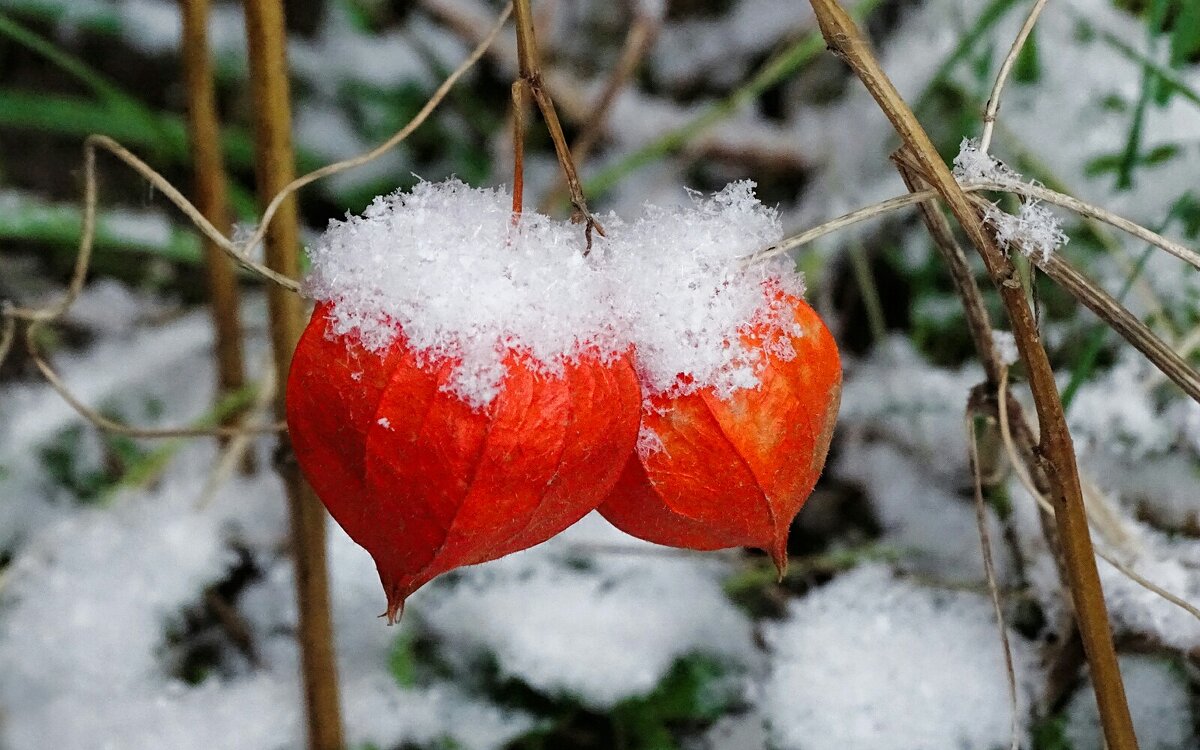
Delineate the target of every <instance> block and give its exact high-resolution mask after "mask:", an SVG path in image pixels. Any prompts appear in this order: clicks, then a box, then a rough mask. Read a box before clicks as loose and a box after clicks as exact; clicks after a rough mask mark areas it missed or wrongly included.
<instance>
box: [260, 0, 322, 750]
mask: <svg viewBox="0 0 1200 750" xmlns="http://www.w3.org/2000/svg"><path fill="white" fill-rule="evenodd" d="M245 9H246V37H247V45H248V48H249V55H248V57H249V63H250V84H251V93H252V95H253V103H254V135H255V156H256V159H255V166H256V172H257V175H256V176H257V181H258V195H259V200H260V202H261V204H262V205H263V207H264V215H265V214H266V208H267V206H268V204H270V203H272V201H273V199H274V198H275V196H277V195H278V194H280V193H281V192H282V191H283V190H284V189H285V188H287V186H288V185H289V184H290V183H291V182H292V181H293V180H294V179H295V165H294V161H293V160H294V154H293V151H292V135H291V129H292V113H291V104H290V96H289V91H288V70H287V36H286V33H285V31H284V20H283V6H282V3H281V1H280V0H246V3H245ZM264 225H265V226H267V231H266V236H265V248H266V256H267V263H268V265H269V266H270V267H271V268H272V269H274V270H275V271H276V272H278V273H280V274H281V275H283V276H285V277H287V278H295V277H296V276H297V275H298V274H299V270H300V257H299V249H300V237H299V230H300V222H299V214H298V209H297V205H296V200H295V197H294V196H292V197H289V198H287V199H286V200H283V201H281V202H280V203H279V204H278V207H277V209H276V213H275V221H274V222H273V223H270V224H269V225H268V224H264ZM267 306H268V309H269V311H270V328H271V348H272V351H273V353H274V360H275V363H274V364H275V378H276V382H277V383H283V382H286V378H287V373H288V370H289V368H290V366H291V361H292V352H293V351H295V348H296V343H297V342H298V341H299V339H300V334H301V333H302V331H303V330H304V309H303V307H302V304H301V300H300V298H299V297H297V296H296V295H294V294H288V293H287V291H286V290H285V289H283V288H282V287H278V286H274V287H271V288H269V289H268V290H267ZM285 390H286V389H284V388H279V389H278V395H277V396H276V399H275V413H276V415H277V416H278V417H279V418H283V417H284V415H285V413H286V400H285V397H284V394H285ZM277 464H278V467H279V473H280V476H281V478H282V479H283V483H284V486H285V489H286V491H287V496H288V504H289V511H290V512H289V516H290V519H291V536H292V538H291V542H292V554H293V558H294V562H295V566H296V570H295V578H296V599H297V604H298V611H299V623H298V626H299V632H298V635H299V641H300V643H299V645H300V668H301V673H302V676H303V682H304V685H303V688H304V689H303V694H304V702H305V709H306V712H305V713H306V718H307V726H308V733H307V734H308V747H309V748H310V750H341V748H342V746H343V740H342V720H341V706H340V703H339V699H338V679H337V662H336V660H335V658H334V642H333V619H332V615H331V613H330V604H329V574H328V572H327V567H326V562H325V511H324V508H322V507H321V504H320V502H319V501H318V500H317V498H316V495H315V494H313V491H312V489H311V488H310V487H309V486H308V484H307V483H306V482H305V481H304V478H303V477H302V476H301V474H300V470H299V466H298V465H297V463H296V459H295V455H294V454H293V453H292V450H291V443H290V441H289V440H288V439H287V436H286V435H284V436H283V437H282V439H281V441H280V445H279V452H278V456H277Z"/></svg>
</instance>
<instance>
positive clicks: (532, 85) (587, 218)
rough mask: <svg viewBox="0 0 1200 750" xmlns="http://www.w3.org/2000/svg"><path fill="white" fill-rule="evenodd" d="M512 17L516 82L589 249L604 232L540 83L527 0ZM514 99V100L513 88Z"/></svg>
mask: <svg viewBox="0 0 1200 750" xmlns="http://www.w3.org/2000/svg"><path fill="white" fill-rule="evenodd" d="M513 16H514V17H515V19H516V24H517V82H518V84H519V85H521V86H523V87H524V88H525V89H527V90H528V91H529V94H530V95H531V96H532V97H533V100H534V102H536V103H537V106H538V109H539V110H541V112H542V120H543V121H545V123H546V130H548V131H549V132H550V140H551V141H553V143H554V154H555V156H557V157H558V163H559V165H560V166H561V167H562V170H563V176H564V177H565V178H566V180H567V190H568V191H569V192H570V194H571V205H572V206H574V207H575V216H574V219H575V220H576V221H580V222H583V223H585V224H586V225H587V228H586V230H585V235H586V237H587V245H588V250H591V248H592V232H593V231H596V232H599V233H600V234H601V235H603V234H604V227H602V226H601V225H600V222H598V221H596V219H595V217H594V216H592V214H591V212H590V211H588V207H587V201H586V200H585V199H584V196H583V185H582V184H581V183H580V181H579V172H578V171H577V170H576V169H575V160H574V159H573V158H572V157H571V147H570V146H569V145H567V137H566V135H564V134H563V129H562V123H561V122H559V120H558V113H557V112H556V111H555V110H554V102H553V100H551V99H550V95H549V94H548V93H546V89H545V86H544V85H543V84H542V70H541V64H540V63H539V61H538V51H537V39H536V37H535V35H534V30H533V10H532V9H531V7H530V0H515V1H514V2H513ZM513 99H514V103H516V99H517V96H516V92H515V90H514V97H513Z"/></svg>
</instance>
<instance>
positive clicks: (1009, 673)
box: [966, 406, 1021, 750]
mask: <svg viewBox="0 0 1200 750" xmlns="http://www.w3.org/2000/svg"><path fill="white" fill-rule="evenodd" d="M974 420H975V415H974V412H973V411H972V410H971V408H970V407H969V406H968V408H967V418H966V427H967V446H968V451H967V457H968V459H969V460H970V464H971V477H972V480H973V481H972V484H973V486H974V488H975V523H976V525H977V526H978V527H979V547H980V550H981V551H982V554H983V572H984V578H985V579H987V586H988V594H989V595H990V596H991V599H992V609H993V610H994V611H995V613H996V627H997V629H998V630H999V631H1000V648H1001V650H1002V651H1003V652H1004V672H1005V677H1007V678H1008V705H1009V710H1010V712H1011V715H1010V718H1009V730H1010V739H1011V742H1010V746H1011V748H1012V750H1020V748H1021V729H1020V718H1019V716H1018V712H1019V708H1018V703H1017V670H1016V667H1015V666H1013V655H1012V644H1011V643H1009V641H1008V626H1007V625H1005V623H1004V607H1003V606H1002V605H1001V603H1000V586H999V584H998V583H997V581H996V563H995V561H994V559H993V557H992V535H991V534H990V533H989V532H988V523H987V509H986V506H985V504H984V501H983V475H982V474H981V473H980V468H979V445H978V442H977V439H976V437H975V421H974Z"/></svg>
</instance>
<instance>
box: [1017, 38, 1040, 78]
mask: <svg viewBox="0 0 1200 750" xmlns="http://www.w3.org/2000/svg"><path fill="white" fill-rule="evenodd" d="M1037 39H1038V34H1037V29H1036V28H1035V29H1034V31H1033V33H1031V34H1030V35H1029V38H1028V39H1026V40H1025V46H1024V47H1022V48H1021V52H1020V53H1019V54H1018V55H1017V61H1016V63H1015V64H1014V66H1013V80H1014V81H1016V82H1017V83H1037V82H1038V81H1039V80H1040V79H1041V77H1042V65H1041V59H1040V57H1039V53H1038V41H1037Z"/></svg>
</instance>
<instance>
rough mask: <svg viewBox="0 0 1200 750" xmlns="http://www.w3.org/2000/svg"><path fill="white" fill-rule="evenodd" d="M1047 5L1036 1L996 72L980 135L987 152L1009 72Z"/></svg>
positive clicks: (981, 142)
mask: <svg viewBox="0 0 1200 750" xmlns="http://www.w3.org/2000/svg"><path fill="white" fill-rule="evenodd" d="M1045 7H1046V0H1036V2H1034V4H1033V8H1031V9H1030V11H1029V16H1028V17H1027V18H1026V19H1025V23H1024V25H1022V26H1021V30H1020V31H1019V32H1018V33H1017V38H1016V39H1014V40H1013V43H1012V47H1011V48H1010V49H1009V50H1008V56H1006V57H1005V58H1004V63H1003V64H1001V66H1000V72H999V73H997V74H996V83H995V84H994V85H993V86H992V93H991V96H989V97H988V102H987V108H986V110H985V111H984V113H983V134H982V135H981V136H980V137H979V150H980V151H982V152H983V153H985V154H986V153H987V150H988V147H990V146H991V145H992V130H994V129H995V127H996V113H997V112H999V111H1000V94H1001V92H1003V91H1004V84H1005V83H1006V82H1007V81H1008V74H1009V73H1010V72H1011V71H1012V68H1013V65H1014V64H1016V62H1017V56H1018V55H1020V54H1021V49H1022V48H1023V47H1024V46H1025V42H1026V40H1028V39H1029V35H1030V34H1031V33H1032V32H1033V27H1034V26H1035V25H1037V22H1038V18H1039V17H1040V16H1041V15H1042V9H1043V8H1045Z"/></svg>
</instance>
